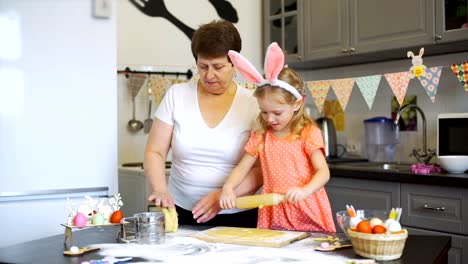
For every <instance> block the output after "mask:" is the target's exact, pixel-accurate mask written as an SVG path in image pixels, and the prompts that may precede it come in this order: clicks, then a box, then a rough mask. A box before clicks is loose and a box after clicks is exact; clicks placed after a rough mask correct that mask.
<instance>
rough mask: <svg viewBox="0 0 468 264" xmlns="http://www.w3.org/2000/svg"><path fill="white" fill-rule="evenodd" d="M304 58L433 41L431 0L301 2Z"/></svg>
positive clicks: (324, 56)
mask: <svg viewBox="0 0 468 264" xmlns="http://www.w3.org/2000/svg"><path fill="white" fill-rule="evenodd" d="M304 10H305V14H306V15H305V17H304V40H305V43H304V45H305V47H304V51H305V59H306V60H314V59H322V58H329V57H336V56H343V55H347V54H361V53H369V52H376V51H383V50H390V49H397V48H402V47H410V46H416V45H426V44H432V43H434V41H435V40H434V35H435V25H434V12H435V11H434V10H435V6H434V0H411V1H408V0H392V1H387V0H314V1H305V2H304Z"/></svg>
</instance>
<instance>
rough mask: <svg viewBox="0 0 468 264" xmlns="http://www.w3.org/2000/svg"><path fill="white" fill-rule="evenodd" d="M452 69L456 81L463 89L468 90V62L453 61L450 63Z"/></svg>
mask: <svg viewBox="0 0 468 264" xmlns="http://www.w3.org/2000/svg"><path fill="white" fill-rule="evenodd" d="M452 71H453V73H455V75H456V76H457V79H458V81H459V82H460V83H461V85H463V86H464V87H465V91H466V92H468V80H467V79H466V78H468V62H466V61H465V62H461V63H454V64H452Z"/></svg>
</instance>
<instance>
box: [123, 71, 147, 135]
mask: <svg viewBox="0 0 468 264" xmlns="http://www.w3.org/2000/svg"><path fill="white" fill-rule="evenodd" d="M145 80H146V76H145V75H143V74H131V75H130V76H129V79H128V82H127V84H128V89H129V90H130V96H131V97H132V104H133V118H132V119H131V120H130V121H128V124H127V127H128V130H129V131H131V132H137V131H139V130H141V129H142V128H143V126H144V125H143V123H142V122H141V121H139V120H136V118H135V97H136V96H137V94H138V92H139V91H140V89H141V87H142V86H143V84H144V83H145Z"/></svg>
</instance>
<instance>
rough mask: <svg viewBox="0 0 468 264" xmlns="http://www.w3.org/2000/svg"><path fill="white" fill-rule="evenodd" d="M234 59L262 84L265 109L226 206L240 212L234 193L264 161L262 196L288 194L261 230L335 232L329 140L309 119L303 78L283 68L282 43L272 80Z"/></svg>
mask: <svg viewBox="0 0 468 264" xmlns="http://www.w3.org/2000/svg"><path fill="white" fill-rule="evenodd" d="M229 57H230V59H231V61H232V62H233V63H234V65H235V66H236V68H237V69H238V71H239V72H240V73H241V74H242V75H243V76H244V77H245V78H246V79H248V80H250V81H252V82H255V83H257V86H258V88H257V89H256V90H255V92H254V96H255V97H256V98H257V101H258V104H259V107H260V114H259V116H258V122H259V125H260V128H259V129H257V130H256V131H254V132H253V133H252V135H251V137H250V139H249V141H248V142H247V144H246V146H245V151H246V154H245V155H244V156H243V158H242V160H241V161H240V163H239V164H238V165H237V167H236V168H235V169H234V170H233V171H232V173H231V174H230V175H229V178H228V180H227V181H226V182H225V184H224V186H223V191H222V194H221V198H220V206H221V207H222V208H223V209H230V208H234V207H235V199H236V195H235V193H234V191H233V190H234V188H235V187H236V186H237V185H238V184H239V183H240V182H241V181H242V179H243V178H244V177H245V175H246V174H247V172H248V171H249V170H250V169H251V168H252V166H254V164H255V163H256V161H257V159H259V160H260V164H261V167H262V173H263V188H262V193H263V194H266V193H279V194H284V196H285V200H284V201H283V202H282V203H280V204H279V205H276V206H266V207H263V208H260V209H259V213H258V221H257V227H258V228H267V229H281V230H298V231H321V232H335V225H334V223H333V216H332V212H331V208H330V203H329V201H328V196H327V193H326V192H325V189H324V186H325V184H326V183H327V182H328V180H329V178H330V171H329V169H328V165H327V162H326V160H325V156H324V145H323V138H322V134H321V131H320V129H319V128H318V127H317V125H316V124H315V122H314V121H313V120H312V119H311V118H310V117H309V116H308V115H307V114H306V113H305V109H304V98H305V89H304V84H303V81H302V79H301V78H300V76H299V74H298V73H297V72H295V71H294V70H292V69H289V68H284V67H283V66H284V54H283V52H282V50H281V48H280V47H279V46H278V44H276V43H272V44H271V45H270V46H269V47H268V50H267V55H266V58H265V75H266V80H265V79H263V77H262V76H261V75H260V74H259V73H258V72H257V70H256V69H255V67H253V66H252V64H251V63H250V62H249V61H247V60H246V59H245V58H244V57H242V56H241V55H240V54H239V53H237V52H234V51H230V52H229Z"/></svg>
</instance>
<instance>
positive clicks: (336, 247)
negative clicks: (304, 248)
mask: <svg viewBox="0 0 468 264" xmlns="http://www.w3.org/2000/svg"><path fill="white" fill-rule="evenodd" d="M351 246H353V245H351V244H343V245H341V244H338V245H333V244H330V245H329V246H328V247H321V246H320V247H316V248H315V250H318V251H333V250H335V249H339V248H345V247H351Z"/></svg>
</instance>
